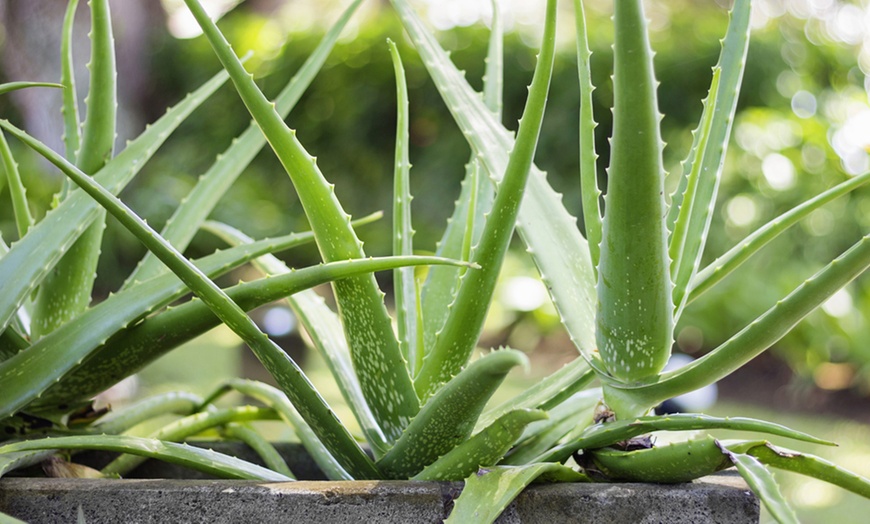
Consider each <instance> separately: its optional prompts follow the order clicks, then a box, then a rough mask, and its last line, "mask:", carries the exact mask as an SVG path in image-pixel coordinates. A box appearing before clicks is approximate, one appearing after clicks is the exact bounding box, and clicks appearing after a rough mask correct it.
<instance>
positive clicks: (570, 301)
mask: <svg viewBox="0 0 870 524" xmlns="http://www.w3.org/2000/svg"><path fill="white" fill-rule="evenodd" d="M392 4H393V6H394V7H395V9H396V12H397V13H398V15H399V18H400V19H401V20H402V25H403V27H404V28H405V30H406V31H407V32H408V36H409V37H410V39H411V40H412V41H413V42H414V45H415V46H416V47H417V51H418V52H419V53H420V56H421V57H422V59H423V65H425V66H426V69H427V70H428V72H429V75H430V76H431V78H432V80H433V81H434V82H435V86H436V87H437V88H438V91H439V92H440V93H441V97H442V99H443V100H444V102H445V103H446V104H447V107H448V109H449V110H450V113H451V114H452V115H453V119H454V120H455V121H456V123H457V125H459V128H460V129H461V130H462V131H463V133H464V134H465V136H466V138H467V140H468V142H469V144H470V145H471V147H472V149H473V150H474V151H475V152H476V153H477V154H478V155H479V158H480V159H481V161H482V162H483V163H484V165H485V166H486V169H487V171H488V172H489V174H490V176H492V177H493V180H494V181H495V182H498V181H499V180H501V175H502V174H503V173H504V172H505V167H506V165H507V163H508V152H509V151H511V150H512V149H513V147H514V145H513V144H514V141H513V137H512V135H511V133H510V132H509V131H508V130H506V129H505V128H504V126H502V124H501V122H499V120H498V118H497V116H496V115H493V113H492V112H491V111H490V110H489V109H488V108H487V106H486V105H485V104H484V103H483V101H482V100H481V99H480V96H479V94H478V93H476V92H475V91H474V89H472V88H471V86H470V85H469V84H468V82H467V81H466V80H465V77H464V76H463V74H462V73H461V72H460V71H459V70H458V69H456V66H455V65H453V63H452V62H451V61H450V57H449V56H448V55H447V53H446V52H445V51H444V50H443V49H442V48H441V47H440V46H439V45H438V42H437V40H436V39H435V37H434V36H433V35H432V33H431V32H430V31H429V30H428V29H427V28H426V26H425V25H424V24H423V22H422V20H420V17H419V16H417V14H416V13H415V12H414V10H413V9H412V8H411V7H410V6H409V5H408V2H407V0H392ZM530 171H531V172H530V175H529V180H528V185H527V187H526V189H525V196H524V197H523V202H522V205H521V206H520V211H519V216H518V218H517V227H518V229H519V232H520V236H521V237H522V239H523V242H524V243H525V244H526V246H528V249H529V252H530V253H531V254H532V256H533V257H534V260H535V264H536V265H537V266H538V270H539V272H540V273H541V278H542V279H543V280H544V282H545V283H546V284H547V288H548V290H549V292H550V296H551V298H552V299H553V303H554V305H555V306H556V308H557V310H558V311H559V314H560V316H561V317H562V322H563V324H564V325H565V327H566V329H567V331H568V333H569V335H570V336H571V339H572V341H573V342H574V344H575V345H576V346H577V347H578V348H579V349H580V352H581V354H582V355H583V357H584V358H585V359H586V360H587V361H588V362H589V363H590V364H592V365H593V366H594V367H595V368H596V369H601V370H602V372H604V371H603V368H602V366H601V362H600V358H599V357H598V355H597V353H596V352H595V348H596V346H595V322H594V317H595V304H596V301H597V298H596V295H595V277H594V272H593V268H592V261H591V258H590V256H589V247H588V243H587V242H586V239H585V238H583V235H582V234H580V231H579V230H578V229H577V220H576V219H575V218H574V217H572V216H571V215H570V213H568V211H567V210H566V209H565V206H564V205H563V204H562V197H561V195H559V194H558V193H556V192H555V191H553V189H552V188H551V187H550V186H549V184H548V183H547V180H546V177H545V175H544V173H543V172H541V171H540V170H538V169H537V168H535V167H534V166H533V167H532V168H531V169H530ZM542 217H548V219H549V220H547V221H544V220H542ZM427 322H428V321H427Z"/></svg>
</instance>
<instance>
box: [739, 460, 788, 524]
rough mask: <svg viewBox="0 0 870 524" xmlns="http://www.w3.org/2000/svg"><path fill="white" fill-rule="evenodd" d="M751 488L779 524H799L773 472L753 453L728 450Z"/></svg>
mask: <svg viewBox="0 0 870 524" xmlns="http://www.w3.org/2000/svg"><path fill="white" fill-rule="evenodd" d="M726 453H727V454H728V457H729V458H730V459H731V461H732V462H734V465H735V466H736V467H737V471H738V472H740V476H741V477H743V480H745V481H746V483H747V484H748V485H749V489H751V490H752V492H753V493H755V495H756V496H758V498H759V499H761V502H762V503H763V504H764V507H765V508H767V511H768V512H769V513H770V515H771V516H772V517H773V518H775V519H776V521H777V522H779V524H799V521H798V518H797V515H796V514H795V512H794V510H793V509H792V508H791V506H789V505H788V501H786V500H785V497H784V496H783V495H782V491H780V489H779V485H778V484H777V483H776V479H775V478H774V477H773V474H772V473H771V472H770V471H768V469H767V468H765V467H764V465H763V464H762V463H761V462H760V461H759V460H758V459H757V458H755V457H753V456H752V455H745V454H742V453H732V452H730V451H726Z"/></svg>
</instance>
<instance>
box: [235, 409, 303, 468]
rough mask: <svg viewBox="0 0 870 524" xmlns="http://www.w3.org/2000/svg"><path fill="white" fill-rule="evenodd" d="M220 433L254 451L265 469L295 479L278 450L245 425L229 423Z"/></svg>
mask: <svg viewBox="0 0 870 524" xmlns="http://www.w3.org/2000/svg"><path fill="white" fill-rule="evenodd" d="M221 433H222V434H223V436H224V437H226V438H229V439H236V440H240V441H242V442H244V443H245V444H247V446H248V447H249V448H251V449H252V450H254V453H256V454H257V456H258V457H260V460H262V461H263V464H265V465H266V467H267V468H269V469H271V470H272V471H275V472H277V473H280V474H282V475H284V476H285V477H290V478H291V479H295V478H296V475H294V474H293V472H292V471H290V467H289V466H287V462H286V461H284V457H282V456H281V454H280V453H279V452H278V450H277V449H275V446H273V445H272V444H271V443H270V442H269V441H268V440H267V439H266V438H265V437H264V436H262V435H260V434H259V433H257V432H256V431H254V430H253V429H251V428H249V427H248V426H247V425H245V424H239V423H237V422H231V423H229V424H227V425H226V427H225V428H224V429H223V431H222V432H221Z"/></svg>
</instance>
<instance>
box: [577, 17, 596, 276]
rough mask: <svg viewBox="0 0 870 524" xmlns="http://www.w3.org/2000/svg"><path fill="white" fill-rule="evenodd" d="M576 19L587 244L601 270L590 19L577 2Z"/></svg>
mask: <svg viewBox="0 0 870 524" xmlns="http://www.w3.org/2000/svg"><path fill="white" fill-rule="evenodd" d="M574 17H575V24H576V26H577V72H578V75H579V77H580V188H581V190H582V198H583V224H584V227H585V229H586V240H587V241H588V242H589V255H590V256H591V257H592V265H593V266H594V267H596V268H597V267H598V258H599V255H600V252H601V249H600V246H599V245H600V244H601V209H600V206H599V203H598V199H599V198H600V197H601V191H600V190H599V189H598V168H597V167H596V161H597V160H598V155H597V154H596V153H595V127H596V126H597V124H596V123H595V115H593V113H592V91H593V90H595V86H593V85H592V70H591V67H590V64H589V58H590V57H591V56H592V51H590V50H589V39H588V37H587V35H586V15H585V14H584V12H583V1H582V0H574Z"/></svg>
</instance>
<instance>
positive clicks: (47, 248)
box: [0, 72, 227, 329]
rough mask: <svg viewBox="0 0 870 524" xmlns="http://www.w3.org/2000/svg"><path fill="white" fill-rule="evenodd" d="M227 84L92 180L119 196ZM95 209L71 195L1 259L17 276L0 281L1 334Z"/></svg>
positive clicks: (200, 97)
mask: <svg viewBox="0 0 870 524" xmlns="http://www.w3.org/2000/svg"><path fill="white" fill-rule="evenodd" d="M226 80H227V76H226V73H224V72H221V73H218V74H217V75H215V76H214V78H212V79H211V80H209V81H208V82H207V83H205V84H203V86H202V87H200V88H199V89H198V90H196V91H195V92H194V93H192V94H190V95H188V96H187V98H185V99H184V100H183V101H182V102H180V103H179V104H178V105H176V106H175V107H174V108H172V109H170V110H168V111H167V112H166V115H164V116H163V117H162V118H160V119H159V120H158V121H157V122H155V123H154V124H152V125H150V126H148V127H147V129H146V130H145V132H143V133H142V134H141V135H139V137H138V138H137V139H136V140H134V141H133V142H131V143H129V144H128V145H127V148H126V149H124V151H122V152H121V153H120V154H119V155H118V156H117V157H115V158H114V159H112V160H111V161H110V162H109V163H108V164H107V165H106V167H104V168H103V169H101V170H100V172H99V173H97V175H95V180H97V182H99V183H100V184H101V185H103V186H105V187H106V188H108V189H109V190H110V191H112V192H113V193H115V194H117V193H118V192H119V191H120V190H121V189H123V187H124V186H125V185H126V184H127V183H128V182H129V181H130V180H131V179H132V178H133V176H135V175H136V173H138V172H139V170H140V169H141V168H142V166H143V165H144V164H145V162H146V161H147V160H148V159H149V158H150V157H151V155H152V154H154V152H155V151H156V150H157V148H158V147H159V146H160V144H162V143H163V141H164V140H165V139H166V138H167V137H168V136H169V135H170V134H171V133H172V131H174V130H175V129H176V128H177V127H178V125H180V124H181V122H183V121H184V119H185V118H186V117H187V116H188V115H189V114H190V113H191V112H192V111H193V110H194V109H196V108H197V107H199V105H200V104H201V103H203V102H204V101H205V100H206V99H207V98H208V97H209V96H210V95H211V94H212V93H214V92H215V90H217V88H218V87H220V86H221V85H222V84H223V83H224V82H225V81H226ZM4 123H5V124H8V122H4ZM8 129H9V128H7V130H8ZM10 132H11V131H10ZM98 209H99V206H98V205H97V204H96V202H94V201H92V200H91V199H90V197H88V196H87V195H86V194H84V193H83V192H81V191H76V192H73V193H72V194H70V195H69V197H68V198H66V199H65V200H64V201H62V202H61V203H60V205H59V206H58V207H57V208H55V209H53V210H51V211H49V212H48V213H47V214H46V215H45V217H44V218H43V219H42V220H41V221H40V222H39V223H38V224H36V225H35V226H34V227H33V228H31V229H30V231H29V232H28V234H27V235H26V236H25V237H24V238H22V239H21V240H20V241H18V242H17V243H16V244H15V245H14V246H12V247H11V248H10V249H9V252H8V253H7V254H6V255H4V256H3V258H2V259H0V275H4V276H5V275H15V278H0V329H3V328H5V327H6V326H7V325H8V324H9V322H10V321H11V320H12V317H13V316H14V315H15V313H16V311H17V310H18V307H19V306H20V305H21V304H22V303H23V302H24V300H25V299H26V298H27V297H28V296H29V295H30V293H31V291H33V289H35V288H36V286H38V285H39V284H40V282H41V281H42V279H43V278H44V277H45V275H46V274H47V273H48V272H49V271H50V270H51V268H52V267H53V266H54V264H56V263H57V261H58V260H59V259H60V257H61V255H63V253H64V252H65V251H66V250H67V249H69V246H70V244H71V243H72V242H73V241H74V240H75V239H76V238H78V236H79V235H81V233H82V231H83V230H84V229H83V228H84V227H85V226H86V225H88V224H89V223H90V222H91V221H92V220H93V219H94V217H95V216H96V215H97V214H98Z"/></svg>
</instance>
